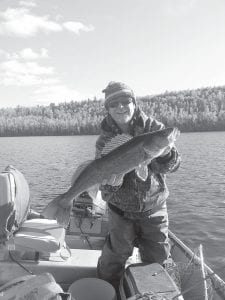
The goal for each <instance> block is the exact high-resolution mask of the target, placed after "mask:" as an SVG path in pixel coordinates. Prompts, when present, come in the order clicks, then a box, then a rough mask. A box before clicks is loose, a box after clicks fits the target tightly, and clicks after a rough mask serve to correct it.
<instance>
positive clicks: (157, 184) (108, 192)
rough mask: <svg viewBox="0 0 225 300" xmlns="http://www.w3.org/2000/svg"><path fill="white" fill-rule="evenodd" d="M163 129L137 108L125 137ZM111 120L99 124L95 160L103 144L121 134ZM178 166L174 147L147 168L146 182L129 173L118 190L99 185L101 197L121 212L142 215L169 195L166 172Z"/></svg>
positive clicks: (161, 125) (108, 118) (109, 117)
mask: <svg viewBox="0 0 225 300" xmlns="http://www.w3.org/2000/svg"><path fill="white" fill-rule="evenodd" d="M163 128H165V126H164V125H163V124H162V123H161V122H159V121H157V120H156V119H154V118H152V117H147V116H146V115H145V114H144V112H142V111H141V110H140V109H137V110H136V112H135V114H134V117H133V119H132V121H131V123H130V129H129V131H130V132H129V134H131V135H132V136H137V135H140V134H143V133H147V132H153V131H156V130H161V129H163ZM121 133H122V132H121V129H120V128H119V127H118V126H117V124H116V123H115V121H114V120H113V119H112V117H111V116H110V115H109V114H108V115H107V116H106V117H105V118H104V119H103V121H102V123H101V133H100V136H99V138H98V139H97V141H96V158H99V157H101V151H102V149H103V147H104V146H105V144H106V143H107V142H108V141H109V140H110V139H111V138H112V137H114V136H116V135H117V134H121ZM179 165H180V155H179V153H178V151H177V149H176V148H175V147H173V148H172V150H171V152H170V153H169V154H168V155H166V156H164V157H158V158H156V159H153V160H152V161H151V163H150V164H149V165H148V170H149V172H148V173H149V174H148V177H147V179H146V181H143V180H141V179H140V178H139V177H138V176H137V175H136V173H135V171H131V172H129V173H127V174H126V175H125V176H124V179H123V183H122V185H121V186H119V187H115V186H110V185H102V186H101V187H100V190H101V191H102V198H103V199H104V200H105V201H107V202H108V203H110V204H112V205H113V206H116V207H117V208H119V209H120V210H122V211H127V212H145V211H148V210H151V209H153V208H156V207H157V206H158V205H159V206H161V205H162V204H163V203H164V202H165V201H166V199H167V197H168V196H169V191H168V188H167V185H166V181H165V179H166V173H168V172H174V171H175V170H177V169H178V167H179Z"/></svg>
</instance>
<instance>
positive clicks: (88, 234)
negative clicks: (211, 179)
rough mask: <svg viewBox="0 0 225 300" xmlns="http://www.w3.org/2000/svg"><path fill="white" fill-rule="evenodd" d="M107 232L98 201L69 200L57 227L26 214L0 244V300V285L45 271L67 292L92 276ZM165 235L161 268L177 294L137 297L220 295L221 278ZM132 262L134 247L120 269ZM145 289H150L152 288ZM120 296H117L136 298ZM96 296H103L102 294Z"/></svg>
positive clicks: (224, 290)
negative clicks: (66, 215)
mask: <svg viewBox="0 0 225 300" xmlns="http://www.w3.org/2000/svg"><path fill="white" fill-rule="evenodd" d="M96 203H97V204H96ZM96 207H97V209H96ZM107 233H108V218H107V209H106V207H105V202H104V203H103V201H102V202H101V200H99V199H97V201H95V203H93V202H91V201H90V202H87V201H80V202H76V203H74V206H73V209H72V212H71V219H70V224H69V226H68V228H67V229H64V228H62V227H60V226H59V225H58V224H57V222H56V221H55V220H47V219H43V218H40V216H39V214H38V213H36V214H35V213H33V215H32V214H31V216H30V217H29V218H27V220H26V221H25V222H24V223H23V224H22V226H21V227H20V228H19V230H18V231H17V232H14V234H13V236H12V237H11V238H10V239H9V241H8V242H6V243H5V245H1V249H0V300H4V289H3V288H2V287H4V286H6V285H7V283H10V282H14V285H15V280H16V279H17V278H21V276H22V277H24V276H26V275H30V274H32V275H40V274H45V273H50V274H51V275H52V276H53V277H54V279H55V281H56V282H57V284H59V285H60V287H61V288H62V290H63V291H64V292H68V291H69V292H70V291H71V286H73V284H74V283H75V282H78V281H79V280H82V279H83V280H85V279H87V280H90V278H93V279H96V277H97V276H96V267H97V261H98V258H99V256H100V254H101V250H102V247H103V245H104V241H105V237H106V235H107ZM169 237H170V241H171V264H170V263H168V266H166V270H167V273H168V274H169V276H170V278H172V280H173V281H174V282H175V284H176V286H177V287H178V289H177V294H176V295H175V296H174V297H173V298H163V297H162V298H157V297H155V298H139V299H184V300H191V299H192V300H194V299H213V300H221V299H225V282H224V281H223V280H222V278H220V277H219V276H218V275H217V274H216V273H215V272H214V271H213V270H212V269H211V268H210V267H209V266H207V265H206V264H205V263H204V262H203V261H202V259H201V257H200V256H199V255H198V253H195V251H192V250H191V249H190V248H188V247H187V246H186V245H185V244H184V243H183V242H182V241H181V240H180V239H179V238H178V237H177V236H176V235H175V234H174V233H173V232H171V231H170V232H169ZM138 263H140V256H139V254H138V249H137V248H135V249H134V253H133V255H132V256H131V257H130V258H129V259H128V261H127V265H126V267H127V268H128V267H129V266H131V265H132V266H133V265H135V264H138ZM149 268H151V265H149ZM204 274H205V277H204ZM87 282H88V281H87ZM87 282H86V283H87ZM89 283H90V282H89ZM89 283H87V284H86V286H87V285H89ZM8 286H9V285H8ZM148 289H150V290H154V287H153V286H149V287H148ZM1 296H2V298H1ZM120 296H121V299H138V298H134V297H133V298H132V297H129V298H122V295H120ZM123 297H124V296H123ZM179 297H180V298H179ZM5 299H6V298H5ZM7 299H8V298H7ZM74 299H75V298H74ZM92 299H94V297H93V298H92ZM101 299H102V300H104V299H106V298H104V296H102V298H101ZM101 299H99V300H101ZM107 299H108V298H107ZM114 299H115V298H114Z"/></svg>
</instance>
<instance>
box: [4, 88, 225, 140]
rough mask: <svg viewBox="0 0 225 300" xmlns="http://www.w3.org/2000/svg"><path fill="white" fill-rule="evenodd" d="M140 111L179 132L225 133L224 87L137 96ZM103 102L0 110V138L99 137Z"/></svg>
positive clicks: (86, 101)
mask: <svg viewBox="0 0 225 300" xmlns="http://www.w3.org/2000/svg"><path fill="white" fill-rule="evenodd" d="M137 101H138V102H139V103H140V106H141V107H142V109H143V111H144V112H145V113H146V114H147V115H152V116H154V117H155V118H157V119H158V120H161V121H162V122H163V123H164V124H165V125H166V126H177V127H178V128H179V129H180V130H181V131H182V132H194V131H225V86H222V87H207V88H200V89H196V90H185V91H179V92H165V93H163V94H159V95H151V96H144V97H138V98H137ZM105 114H106V111H105V108H104V100H103V99H99V100H98V99H95V100H89V99H88V100H85V101H82V102H75V101H70V102H64V103H60V104H57V105H56V104H54V103H51V104H50V105H48V106H35V107H22V106H17V107H16V108H2V109H0V136H1V137H6V136H42V135H91V134H92V135H93V134H99V131H100V123H101V120H102V119H103V117H104V116H105Z"/></svg>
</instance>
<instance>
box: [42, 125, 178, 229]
mask: <svg viewBox="0 0 225 300" xmlns="http://www.w3.org/2000/svg"><path fill="white" fill-rule="evenodd" d="M179 134H180V131H179V130H178V129H177V128H176V127H169V128H166V129H162V130H158V131H154V132H150V133H144V134H141V135H138V136H135V137H133V136H130V135H125V134H121V135H117V136H116V137H114V138H112V139H111V140H110V141H109V142H107V143H106V145H105V147H104V149H103V150H102V157H101V158H97V159H95V160H92V161H88V163H85V164H84V165H83V166H82V167H81V168H79V170H77V172H76V174H75V176H74V177H73V181H72V185H71V187H70V188H69V189H68V190H67V192H65V193H63V194H61V195H59V196H57V197H56V198H55V199H53V200H52V201H51V202H50V203H49V204H47V206H46V207H45V208H44V210H43V211H42V213H41V214H42V215H43V216H44V217H45V218H49V219H56V220H57V222H58V224H60V225H61V226H63V227H67V226H68V224H69V219H70V211H71V209H72V205H73V201H74V200H76V198H77V197H78V196H79V195H80V194H82V193H83V192H86V191H90V190H91V189H93V188H94V189H96V186H100V185H102V184H103V185H104V184H109V183H110V185H113V186H119V185H121V184H122V182H123V177H124V176H125V174H127V173H129V172H131V171H132V170H135V172H136V174H137V176H139V177H140V178H141V179H142V180H146V179H147V177H148V164H149V163H150V162H151V161H152V160H153V159H154V158H156V157H158V156H160V155H162V154H163V153H164V152H165V151H166V149H171V148H172V147H173V146H174V143H175V141H176V139H177V138H178V136H179Z"/></svg>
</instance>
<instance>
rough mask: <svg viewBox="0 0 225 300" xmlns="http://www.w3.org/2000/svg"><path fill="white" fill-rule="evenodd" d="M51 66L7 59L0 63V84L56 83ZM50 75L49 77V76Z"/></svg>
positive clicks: (31, 84) (30, 84)
mask: <svg viewBox="0 0 225 300" xmlns="http://www.w3.org/2000/svg"><path fill="white" fill-rule="evenodd" d="M53 75H55V71H54V69H53V68H52V67H43V66H40V65H39V64H38V63H37V62H19V61H17V60H8V61H5V62H2V63H1V64H0V84H1V85H4V86H33V85H41V84H44V85H45V84H49V80H50V82H54V83H56V82H57V81H58V80H57V79H56V78H51V76H53ZM49 76H50V77H49Z"/></svg>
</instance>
